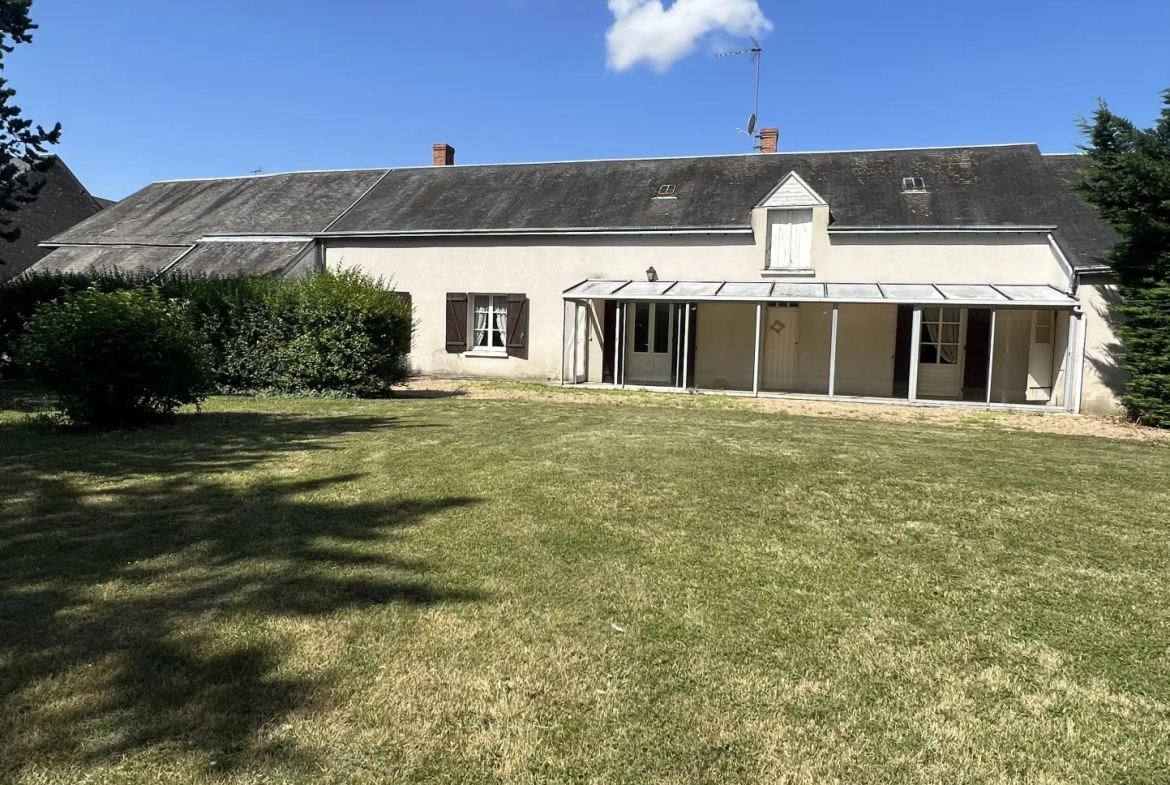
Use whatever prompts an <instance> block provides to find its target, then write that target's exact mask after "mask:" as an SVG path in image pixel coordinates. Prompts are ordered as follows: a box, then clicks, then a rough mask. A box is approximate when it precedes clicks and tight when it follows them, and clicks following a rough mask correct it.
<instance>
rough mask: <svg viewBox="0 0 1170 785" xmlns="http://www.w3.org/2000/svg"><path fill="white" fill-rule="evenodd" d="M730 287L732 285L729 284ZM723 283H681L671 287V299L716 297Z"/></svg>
mask: <svg viewBox="0 0 1170 785" xmlns="http://www.w3.org/2000/svg"><path fill="white" fill-rule="evenodd" d="M728 285H729V286H730V284H728ZM720 286H723V282H722V281H679V282H678V283H676V284H675V285H674V286H672V287H670V296H671V297H675V296H678V297H714V296H715V295H716V294H717V293H719V287H720Z"/></svg>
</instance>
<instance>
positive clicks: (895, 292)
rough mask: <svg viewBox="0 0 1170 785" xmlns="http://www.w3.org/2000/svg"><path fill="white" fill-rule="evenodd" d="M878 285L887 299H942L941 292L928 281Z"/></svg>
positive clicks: (923, 300) (925, 300) (926, 300)
mask: <svg viewBox="0 0 1170 785" xmlns="http://www.w3.org/2000/svg"><path fill="white" fill-rule="evenodd" d="M879 287H880V288H881V290H882V292H883V293H884V294H885V296H886V299H888V300H916V301H918V302H929V301H931V300H942V299H943V296H942V292H940V291H939V290H938V289H935V288H934V287H933V286H932V285H930V284H928V283H883V284H879Z"/></svg>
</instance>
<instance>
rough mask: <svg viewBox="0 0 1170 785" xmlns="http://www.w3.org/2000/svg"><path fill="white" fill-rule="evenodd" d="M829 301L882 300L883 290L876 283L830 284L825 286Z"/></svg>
mask: <svg viewBox="0 0 1170 785" xmlns="http://www.w3.org/2000/svg"><path fill="white" fill-rule="evenodd" d="M825 289H826V294H827V295H828V297H829V299H831V300H834V299H839V300H881V299H883V298H882V290H881V289H879V288H878V285H877V284H876V283H830V284H825Z"/></svg>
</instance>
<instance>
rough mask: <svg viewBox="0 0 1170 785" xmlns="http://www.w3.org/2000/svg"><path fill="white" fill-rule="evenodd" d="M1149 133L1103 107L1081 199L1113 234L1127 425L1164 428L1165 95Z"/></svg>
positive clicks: (1169, 259)
mask: <svg viewBox="0 0 1170 785" xmlns="http://www.w3.org/2000/svg"><path fill="white" fill-rule="evenodd" d="M1162 97H1163V108H1162V111H1161V114H1160V115H1159V117H1158V119H1157V120H1156V121H1155V123H1154V125H1153V126H1152V127H1150V128H1138V127H1137V126H1136V125H1134V124H1133V123H1131V122H1130V121H1129V120H1126V119H1125V118H1123V117H1118V116H1117V115H1115V114H1114V113H1113V112H1111V111H1110V110H1109V107H1108V106H1107V105H1106V104H1105V103H1104V102H1102V103H1101V104H1100V106H1099V107H1098V109H1097V111H1096V112H1094V113H1093V117H1092V119H1091V121H1089V122H1086V123H1084V126H1083V131H1084V134H1085V137H1086V138H1087V139H1088V144H1087V145H1085V146H1084V150H1085V152H1086V153H1087V154H1088V157H1089V163H1090V167H1089V169H1088V170H1087V171H1086V172H1085V181H1084V183H1083V184H1082V185H1081V186H1080V191H1081V193H1082V194H1083V195H1084V197H1085V198H1086V199H1088V201H1089V202H1091V203H1092V204H1094V205H1095V206H1096V207H1097V208H1098V209H1099V210H1100V211H1101V215H1102V216H1103V217H1104V218H1105V219H1106V220H1107V221H1109V223H1111V224H1112V225H1113V226H1114V228H1116V229H1117V231H1118V233H1119V234H1120V235H1121V241H1120V242H1119V243H1118V244H1117V245H1116V246H1115V247H1114V248H1113V249H1112V250H1111V251H1110V252H1109V254H1108V256H1107V258H1106V261H1107V262H1108V263H1109V265H1110V266H1111V267H1112V268H1113V271H1114V273H1115V274H1116V276H1117V286H1118V292H1119V294H1120V295H1121V304H1120V306H1119V310H1120V313H1121V315H1122V317H1123V323H1122V324H1121V326H1120V337H1121V339H1122V341H1123V343H1124V345H1125V350H1124V356H1123V358H1122V359H1123V364H1124V367H1125V369H1126V370H1127V371H1128V373H1129V381H1128V383H1127V385H1126V392H1125V394H1124V396H1123V397H1122V403H1123V405H1124V406H1125V409H1126V411H1127V413H1128V414H1129V416H1130V418H1131V419H1133V420H1135V421H1137V422H1141V423H1145V424H1148V425H1157V426H1159V427H1162V428H1170V90H1166V91H1165V92H1164V93H1163V94H1162Z"/></svg>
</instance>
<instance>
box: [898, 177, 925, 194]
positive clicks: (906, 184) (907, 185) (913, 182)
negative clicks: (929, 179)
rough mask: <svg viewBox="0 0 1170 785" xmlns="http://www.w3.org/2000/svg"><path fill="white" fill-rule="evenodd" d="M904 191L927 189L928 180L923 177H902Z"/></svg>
mask: <svg viewBox="0 0 1170 785" xmlns="http://www.w3.org/2000/svg"><path fill="white" fill-rule="evenodd" d="M902 190H903V191H925V190H926V182H925V181H924V180H923V179H922V178H921V177H903V178H902Z"/></svg>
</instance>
